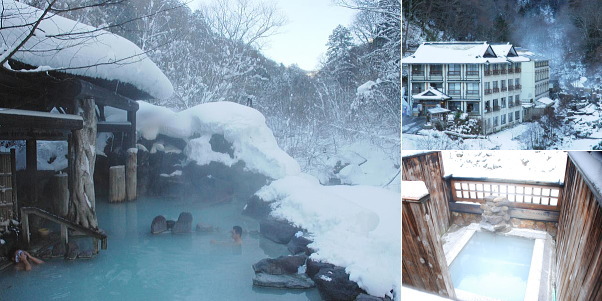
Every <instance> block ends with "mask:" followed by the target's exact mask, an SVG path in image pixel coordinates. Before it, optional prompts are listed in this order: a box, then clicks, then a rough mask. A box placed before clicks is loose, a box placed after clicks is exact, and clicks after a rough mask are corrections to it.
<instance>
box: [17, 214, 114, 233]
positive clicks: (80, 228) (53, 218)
mask: <svg viewBox="0 0 602 301" xmlns="http://www.w3.org/2000/svg"><path fill="white" fill-rule="evenodd" d="M30 214H33V215H37V216H39V217H42V218H45V219H47V220H49V221H51V222H54V223H57V224H60V225H65V226H66V227H67V228H69V229H71V230H74V231H79V232H81V233H83V234H85V235H87V236H90V237H95V238H97V239H101V240H102V239H106V238H107V235H106V234H104V233H101V232H99V231H97V230H94V229H88V228H85V227H83V226H81V225H78V224H76V223H74V222H72V221H70V220H67V219H64V218H62V217H60V216H57V215H54V214H52V213H50V212H47V211H45V210H42V209H40V208H35V207H23V208H21V216H22V217H23V218H22V220H25V219H27V218H28V216H29V215H30Z"/></svg>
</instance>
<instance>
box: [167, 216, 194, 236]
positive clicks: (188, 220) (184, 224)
mask: <svg viewBox="0 0 602 301" xmlns="http://www.w3.org/2000/svg"><path fill="white" fill-rule="evenodd" d="M171 231H172V232H173V233H189V232H190V231H192V213H190V212H182V213H180V216H179V217H178V220H177V221H176V224H175V225H174V226H173V229H171Z"/></svg>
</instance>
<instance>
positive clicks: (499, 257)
mask: <svg viewBox="0 0 602 301" xmlns="http://www.w3.org/2000/svg"><path fill="white" fill-rule="evenodd" d="M533 246H534V240H532V239H527V238H522V237H513V236H501V235H495V234H492V233H486V232H476V233H475V234H474V235H473V237H472V238H471V239H470V240H469V241H468V243H467V244H466V246H464V248H463V249H462V251H461V252H460V254H458V257H456V259H455V260H454V261H453V262H452V264H451V265H450V273H451V277H452V281H453V283H454V287H455V288H457V289H461V290H464V291H467V292H471V293H474V294H477V295H481V296H486V297H492V298H496V299H499V300H505V301H514V300H521V301H522V300H523V299H524V297H525V291H526V287H527V279H528V278H529V268H530V266H531V257H532V254H533Z"/></svg>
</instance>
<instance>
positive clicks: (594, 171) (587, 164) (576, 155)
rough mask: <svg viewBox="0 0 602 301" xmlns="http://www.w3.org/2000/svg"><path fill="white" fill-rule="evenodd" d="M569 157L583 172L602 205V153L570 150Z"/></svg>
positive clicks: (601, 205)
mask: <svg viewBox="0 0 602 301" xmlns="http://www.w3.org/2000/svg"><path fill="white" fill-rule="evenodd" d="M569 157H570V158H571V160H572V161H573V162H574V163H575V165H576V166H577V168H579V170H580V171H581V173H582V174H583V178H584V179H585V181H586V182H587V184H588V186H589V188H590V189H591V191H592V192H593V193H594V196H596V199H597V200H598V204H599V205H600V207H602V153H601V152H595V151H592V152H585V151H583V152H569Z"/></svg>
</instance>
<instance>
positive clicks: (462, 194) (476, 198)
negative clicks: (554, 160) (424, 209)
mask: <svg viewBox="0 0 602 301" xmlns="http://www.w3.org/2000/svg"><path fill="white" fill-rule="evenodd" d="M449 181H450V182H449V183H450V186H451V187H450V188H451V193H452V199H453V201H454V202H459V201H463V202H475V203H481V204H482V203H484V202H485V201H484V198H485V197H487V196H489V195H497V196H502V197H505V198H507V199H508V200H509V201H510V202H511V207H514V208H522V209H544V210H553V211H557V210H558V209H559V207H558V206H559V205H560V203H561V202H562V199H561V195H562V193H561V189H562V184H560V183H551V182H538V181H537V182H536V181H517V180H505V179H488V178H461V177H451V178H450V179H449Z"/></svg>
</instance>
